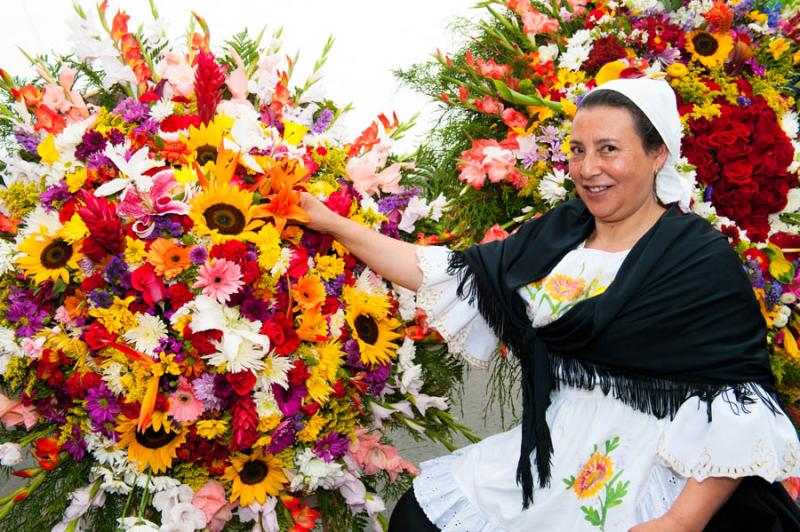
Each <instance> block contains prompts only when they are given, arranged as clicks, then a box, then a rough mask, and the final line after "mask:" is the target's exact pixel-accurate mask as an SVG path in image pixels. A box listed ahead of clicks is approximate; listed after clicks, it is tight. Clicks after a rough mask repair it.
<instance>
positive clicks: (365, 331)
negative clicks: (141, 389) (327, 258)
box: [343, 286, 402, 365]
mask: <svg viewBox="0 0 800 532" xmlns="http://www.w3.org/2000/svg"><path fill="white" fill-rule="evenodd" d="M343 296H344V300H345V302H346V303H347V310H346V311H345V320H346V321H347V324H348V325H349V326H350V329H351V330H352V334H353V338H354V339H355V340H357V341H358V349H359V351H360V352H361V362H363V363H364V364H368V365H376V364H386V363H387V362H389V361H390V360H392V359H393V358H394V357H395V356H396V354H397V348H398V345H397V344H396V343H395V340H397V339H398V338H400V337H401V336H402V335H401V334H399V333H398V332H396V331H397V329H399V328H400V322H399V321H397V320H396V319H394V318H392V317H390V316H389V298H388V297H386V296H381V295H377V294H370V293H367V292H363V291H359V290H357V289H355V288H353V287H350V286H348V287H345V289H344V291H343Z"/></svg>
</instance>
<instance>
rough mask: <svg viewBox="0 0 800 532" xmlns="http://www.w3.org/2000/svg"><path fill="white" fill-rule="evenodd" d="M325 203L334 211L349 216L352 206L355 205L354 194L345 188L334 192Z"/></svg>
mask: <svg viewBox="0 0 800 532" xmlns="http://www.w3.org/2000/svg"><path fill="white" fill-rule="evenodd" d="M325 205H326V206H327V207H328V208H329V209H330V210H332V211H333V212H335V213H337V214H339V215H341V216H347V215H348V214H349V213H350V207H351V206H352V205H353V195H352V194H351V193H350V192H349V191H348V190H347V189H345V188H342V189H339V190H337V191H336V192H333V193H332V194H331V195H330V196H328V199H327V200H325Z"/></svg>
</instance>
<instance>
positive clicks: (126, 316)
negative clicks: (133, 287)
mask: <svg viewBox="0 0 800 532" xmlns="http://www.w3.org/2000/svg"><path fill="white" fill-rule="evenodd" d="M135 300H136V296H128V297H126V298H125V299H120V298H119V297H117V296H114V301H113V302H112V303H111V306H110V307H108V308H92V309H90V310H89V315H90V316H91V317H93V318H97V321H99V322H100V323H102V324H103V326H104V327H105V328H106V329H108V331H109V332H111V333H113V334H122V333H123V332H125V331H128V330H131V329H135V328H136V327H137V326H138V324H137V322H136V315H135V314H134V313H133V312H131V311H130V310H128V306H129V305H130V304H131V303H133V302H134V301H135Z"/></svg>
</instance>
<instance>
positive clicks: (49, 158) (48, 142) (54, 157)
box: [36, 133, 60, 164]
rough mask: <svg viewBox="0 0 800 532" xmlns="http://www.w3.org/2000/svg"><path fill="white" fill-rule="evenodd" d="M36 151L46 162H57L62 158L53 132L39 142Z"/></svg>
mask: <svg viewBox="0 0 800 532" xmlns="http://www.w3.org/2000/svg"><path fill="white" fill-rule="evenodd" d="M36 151H37V152H38V153H39V157H41V158H42V162H43V163H45V164H53V163H56V162H58V159H59V158H60V155H59V154H58V150H57V149H56V138H55V137H54V136H53V134H52V133H48V135H47V136H46V137H45V138H44V140H43V141H42V142H40V143H39V147H37V148H36Z"/></svg>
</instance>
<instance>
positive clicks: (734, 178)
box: [722, 159, 753, 185]
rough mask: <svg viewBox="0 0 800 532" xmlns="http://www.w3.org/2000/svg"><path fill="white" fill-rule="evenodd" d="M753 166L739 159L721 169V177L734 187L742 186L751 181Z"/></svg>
mask: <svg viewBox="0 0 800 532" xmlns="http://www.w3.org/2000/svg"><path fill="white" fill-rule="evenodd" d="M752 173H753V165H751V164H750V163H749V162H747V161H746V160H745V159H739V160H737V161H733V162H731V163H728V164H726V165H725V166H723V167H722V175H723V176H724V177H725V179H727V180H728V181H730V182H731V183H733V184H735V185H744V184H746V183H749V182H750V181H751V179H750V176H751V174H752Z"/></svg>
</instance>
